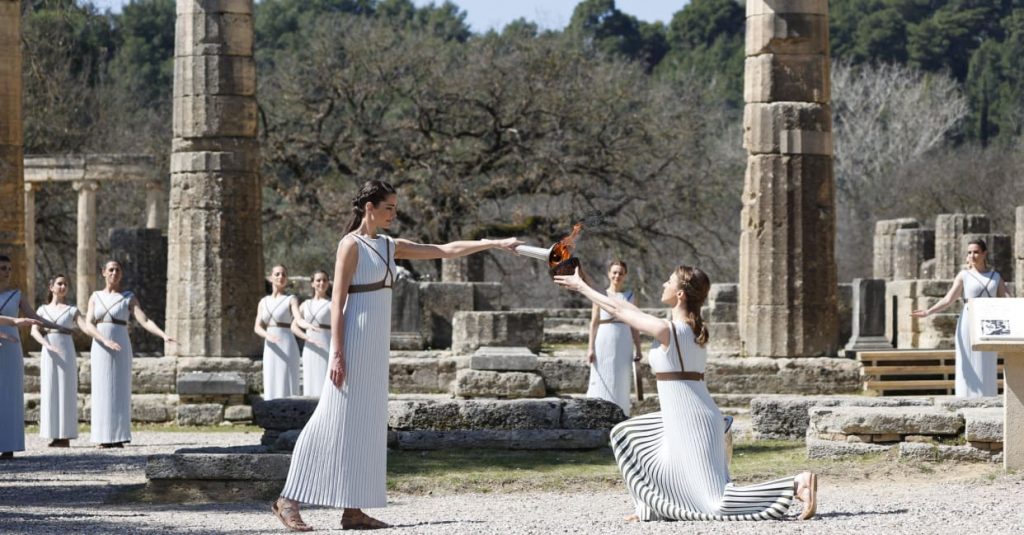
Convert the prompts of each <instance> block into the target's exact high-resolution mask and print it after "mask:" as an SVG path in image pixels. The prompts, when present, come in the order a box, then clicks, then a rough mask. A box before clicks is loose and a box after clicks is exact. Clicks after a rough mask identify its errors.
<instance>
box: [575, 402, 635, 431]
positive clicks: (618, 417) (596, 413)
mask: <svg viewBox="0 0 1024 535" xmlns="http://www.w3.org/2000/svg"><path fill="white" fill-rule="evenodd" d="M625 419H626V415H625V414H623V412H622V408H621V407H619V406H618V405H616V404H614V403H612V402H610V401H606V400H603V399H596V398H579V399H567V400H565V404H564V405H563V406H562V422H561V427H563V428H565V429H605V430H607V429H611V428H612V427H613V426H614V425H615V424H617V423H619V422H621V421H623V420H625Z"/></svg>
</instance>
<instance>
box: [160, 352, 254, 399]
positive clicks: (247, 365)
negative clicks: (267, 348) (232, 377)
mask: <svg viewBox="0 0 1024 535" xmlns="http://www.w3.org/2000/svg"><path fill="white" fill-rule="evenodd" d="M177 361H178V374H179V375H182V374H187V373H193V372H208V373H232V372H234V373H238V374H240V375H241V376H242V377H243V378H244V379H245V382H246V386H247V388H248V390H247V391H248V392H261V391H262V390H263V362H262V361H260V360H255V359H252V358H246V357H234V358H230V357H214V358H205V357H182V358H178V359H177Z"/></svg>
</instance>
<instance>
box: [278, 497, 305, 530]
mask: <svg viewBox="0 0 1024 535" xmlns="http://www.w3.org/2000/svg"><path fill="white" fill-rule="evenodd" d="M280 501H281V499H280V498H278V499H277V500H274V503H272V504H270V510H271V511H273V512H274V516H276V517H277V519H278V520H280V521H281V523H282V524H284V527H286V528H288V529H290V530H292V531H313V526H310V525H309V524H307V523H305V522H303V521H302V516H301V515H299V508H298V507H296V506H294V505H292V504H291V503H290V502H288V503H287V504H286V505H285V506H284V507H281V506H280V505H278V503H280Z"/></svg>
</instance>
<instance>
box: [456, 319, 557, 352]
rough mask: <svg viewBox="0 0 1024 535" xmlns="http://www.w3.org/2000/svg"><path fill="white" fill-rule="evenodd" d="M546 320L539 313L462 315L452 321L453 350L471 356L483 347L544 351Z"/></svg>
mask: <svg viewBox="0 0 1024 535" xmlns="http://www.w3.org/2000/svg"><path fill="white" fill-rule="evenodd" d="M543 337H544V317H543V316H542V315H541V314H539V313H536V312H521V311H515V312H506V311H500V312H499V311H479V312H478V311H459V312H456V313H455V314H454V319H453V320H452V344H451V346H452V350H453V351H455V352H456V353H463V354H465V353H469V352H471V351H475V350H476V349H477V348H480V347H482V346H502V347H514V346H523V347H526V348H528V349H529V350H530V351H534V352H537V351H540V346H541V342H542V340H543Z"/></svg>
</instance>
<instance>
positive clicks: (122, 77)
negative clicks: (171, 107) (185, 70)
mask: <svg viewBox="0 0 1024 535" xmlns="http://www.w3.org/2000/svg"><path fill="white" fill-rule="evenodd" d="M174 5H175V4H174V0H135V1H133V2H132V3H130V4H127V5H125V6H124V9H123V10H122V12H121V16H120V17H119V18H118V19H116V20H117V22H118V32H119V33H120V37H121V46H120V47H119V48H118V50H117V56H116V57H115V58H114V61H113V62H112V63H111V65H110V74H111V76H112V77H113V78H114V79H116V80H117V81H118V83H121V84H123V85H124V86H125V87H126V88H127V89H128V91H129V92H130V93H131V94H133V95H135V96H136V97H137V98H138V100H137V102H138V103H139V104H140V105H141V106H144V107H156V106H166V104H167V103H168V102H170V99H171V92H172V91H171V90H172V88H173V84H174V25H175V23H174V19H175V9H174Z"/></svg>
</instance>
